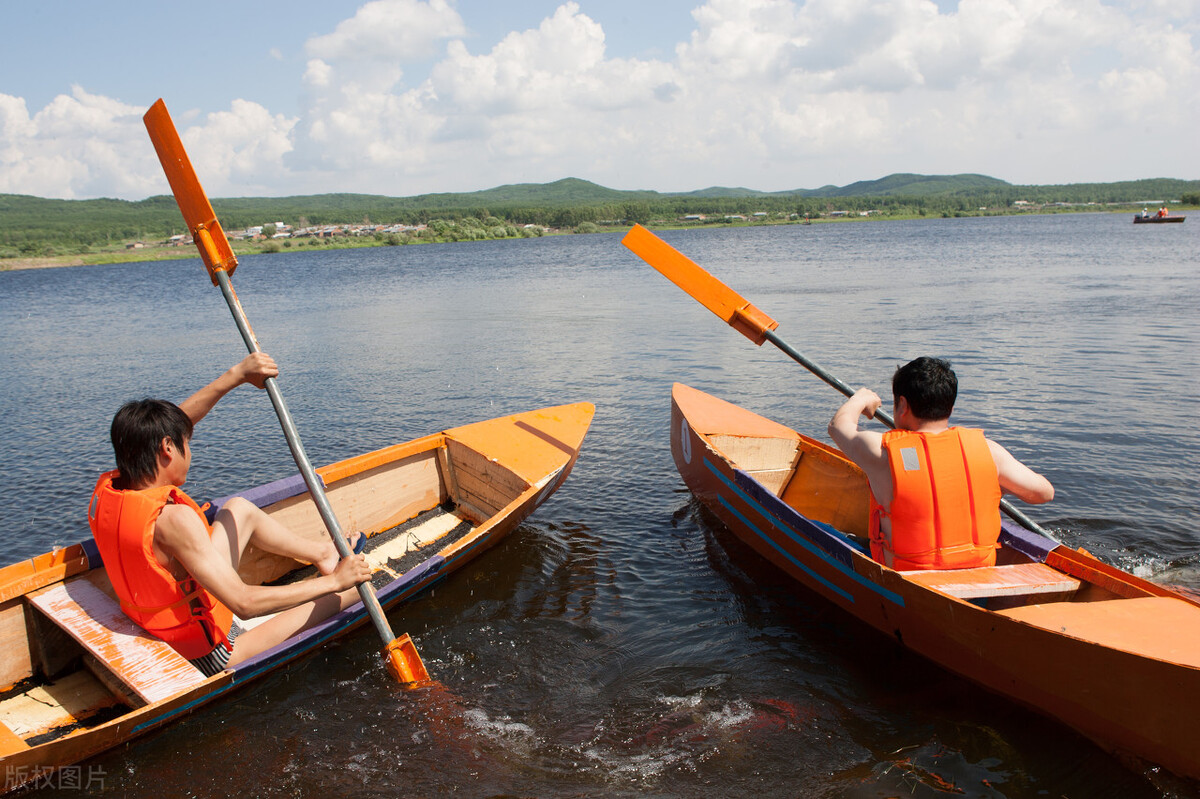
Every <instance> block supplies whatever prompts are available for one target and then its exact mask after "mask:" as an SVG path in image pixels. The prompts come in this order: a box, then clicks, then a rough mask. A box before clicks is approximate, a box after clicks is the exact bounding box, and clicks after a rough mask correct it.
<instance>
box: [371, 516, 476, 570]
mask: <svg viewBox="0 0 1200 799" xmlns="http://www.w3.org/2000/svg"><path fill="white" fill-rule="evenodd" d="M462 522H463V518H462V517H461V516H458V515H456V514H454V513H439V514H438V515H436V516H434V517H432V518H430V519H426V520H425V521H423V522H421V523H420V524H418V525H417V526H416V527H413V528H412V529H411V530H408V531H406V532H405V533H404V534H403V535H399V536H397V537H396V538H393V539H392V540H391V541H388V542H386V543H384V544H382V545H380V546H378V547H376V548H375V549H372V550H370V551H368V552H367V562H368V563H370V564H371V565H372V566H374V567H375V568H384V567H386V566H387V562H388V560H390V559H392V558H402V557H404V555H406V554H407V553H408V552H411V551H412V550H414V549H420V548H421V547H423V546H425V545H426V544H429V543H431V542H433V541H436V540H437V539H439V538H441V537H442V536H444V535H446V533H449V532H450V531H451V530H453V529H454V528H455V527H457V526H458V525H459V524H461V523H462Z"/></svg>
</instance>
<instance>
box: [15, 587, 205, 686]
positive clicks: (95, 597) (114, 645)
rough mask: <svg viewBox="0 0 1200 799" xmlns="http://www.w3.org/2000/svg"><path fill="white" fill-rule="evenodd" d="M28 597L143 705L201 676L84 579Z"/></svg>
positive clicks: (197, 670) (203, 678)
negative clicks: (136, 696)
mask: <svg viewBox="0 0 1200 799" xmlns="http://www.w3.org/2000/svg"><path fill="white" fill-rule="evenodd" d="M29 601H30V602H31V603H32V604H33V605H34V606H35V607H37V608H38V609H39V610H41V611H42V612H43V613H45V614H46V616H48V617H49V618H50V619H51V620H53V621H54V622H55V623H56V624H58V625H59V626H60V627H62V628H63V629H64V630H66V631H67V633H69V634H70V636H71V637H72V638H74V639H75V640H76V641H78V642H79V643H80V644H82V645H83V647H84V648H85V649H87V650H88V651H89V652H91V653H92V654H93V655H95V656H96V658H97V659H98V660H99V661H100V662H101V663H103V664H104V665H105V666H106V667H107V668H108V669H109V670H110V671H112V673H113V674H114V675H116V677H117V678H118V679H120V680H121V681H122V682H123V683H125V684H126V685H128V686H129V687H130V688H131V689H133V691H134V693H136V694H137V695H138V696H139V697H141V698H142V700H144V701H145V702H147V703H154V702H157V701H159V700H162V699H166V698H167V697H170V696H173V695H174V694H176V693H178V692H180V691H183V690H186V689H188V688H192V687H194V686H196V685H199V684H200V683H202V682H204V680H205V677H204V674H203V673H202V672H201V671H200V670H199V669H197V668H196V667H195V666H193V665H192V664H191V663H189V662H188V661H187V660H185V659H184V658H183V657H182V656H180V655H179V653H177V652H176V651H175V650H174V649H172V648H171V646H170V645H169V644H167V643H165V642H163V641H160V640H159V639H157V638H154V637H153V636H151V635H150V634H149V633H147V632H145V631H144V630H142V629H141V628H140V627H138V626H137V624H135V623H134V622H133V621H132V620H131V619H130V618H129V617H128V616H126V615H125V613H124V612H123V611H122V610H121V608H120V606H119V605H118V604H117V603H116V602H115V601H114V600H113V599H112V598H110V597H109V596H108V595H107V594H105V593H104V592H103V591H101V590H100V589H99V588H97V587H96V586H95V585H93V584H92V583H91V582H89V581H88V580H85V579H79V578H76V579H73V580H68V581H67V582H65V583H59V584H58V585H54V586H51V587H49V588H45V589H42V590H41V591H38V592H36V593H33V594H30V595H29Z"/></svg>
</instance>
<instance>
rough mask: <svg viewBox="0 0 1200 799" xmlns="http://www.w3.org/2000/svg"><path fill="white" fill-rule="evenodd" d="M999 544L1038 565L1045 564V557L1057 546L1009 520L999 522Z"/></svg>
mask: <svg viewBox="0 0 1200 799" xmlns="http://www.w3.org/2000/svg"><path fill="white" fill-rule="evenodd" d="M1000 543H1001V544H1003V545H1004V546H1006V547H1011V548H1012V549H1015V550H1016V551H1018V552H1020V553H1021V554H1022V555H1025V556H1026V557H1029V558H1032V559H1033V560H1035V561H1037V562H1038V563H1045V562H1046V556H1047V555H1049V554H1050V553H1051V552H1053V551H1054V550H1055V549H1057V548H1058V546H1059V544H1058V542H1057V541H1055V540H1054V539H1052V538H1047V537H1046V536H1044V535H1040V534H1038V533H1035V532H1033V531H1032V530H1026V529H1025V528H1024V527H1022V526H1021V525H1019V524H1017V523H1016V522H1014V521H1012V520H1011V519H1001V520H1000Z"/></svg>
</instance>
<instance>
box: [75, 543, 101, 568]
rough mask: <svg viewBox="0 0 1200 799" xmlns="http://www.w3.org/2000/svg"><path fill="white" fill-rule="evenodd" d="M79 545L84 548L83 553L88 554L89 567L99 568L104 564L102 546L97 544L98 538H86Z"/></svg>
mask: <svg viewBox="0 0 1200 799" xmlns="http://www.w3.org/2000/svg"><path fill="white" fill-rule="evenodd" d="M79 546H80V547H82V548H83V554H84V555H86V556H87V565H88V568H89V569H98V568H100V567H101V566H103V565H104V558H102V557H100V547H98V546H96V539H94V538H85V539H83V540H82V541H80V542H79Z"/></svg>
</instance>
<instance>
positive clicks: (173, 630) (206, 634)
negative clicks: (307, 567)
mask: <svg viewBox="0 0 1200 799" xmlns="http://www.w3.org/2000/svg"><path fill="white" fill-rule="evenodd" d="M278 373H279V369H278V368H277V367H276V365H275V361H274V360H273V359H272V358H271V357H270V356H269V355H266V354H265V353H255V354H252V355H249V356H247V357H246V358H245V359H243V360H242V361H241V362H240V363H238V364H237V365H236V366H233V367H232V368H230V369H229V370H228V371H226V372H225V373H224V374H223V375H221V376H220V377H218V378H217V379H216V380H214V381H213V382H212V383H209V384H208V385H207V386H205V387H204V388H202V389H200V390H199V391H197V392H196V393H195V394H193V395H192V396H191V397H189V398H188V399H186V400H185V401H184V402H183V404H182V405H175V404H174V403H171V402H167V401H165V400H158V399H144V400H135V401H131V402H127V403H126V404H125V405H123V406H122V407H121V409H120V410H119V411H117V414H116V416H115V417H114V418H113V421H112V429H111V435H112V444H113V451H114V453H115V455H116V464H117V468H116V469H115V470H113V471H110V472H106V473H105V474H103V475H101V476H100V479H99V480H98V481H97V483H96V489H95V492H94V493H93V494H92V501H91V505H90V507H89V511H88V521H89V523H90V525H91V528H92V534H93V536H95V539H96V545H97V548H98V549H99V550H100V554H101V557H102V558H103V559H104V568H105V570H106V571H107V573H108V575H109V578H110V579H111V581H112V584H113V589H114V590H115V591H116V594H117V598H118V599H119V600H120V602H121V608H122V609H123V610H124V611H125V613H126V614H127V615H128V616H129V617H130V618H132V619H133V620H134V621H136V622H137V623H138V624H140V625H141V626H142V627H143V628H144V629H145V630H146V631H147V632H150V633H152V634H154V635H155V636H157V637H158V638H161V639H162V640H164V641H166V642H167V643H169V644H171V646H172V647H174V648H175V650H176V651H177V652H179V654H181V655H182V656H183V657H185V658H187V659H188V660H190V661H191V662H192V663H193V664H195V666H196V667H197V668H199V669H200V670H201V671H202V672H204V673H205V674H206V675H208V676H212V675H213V674H216V673H217V672H220V671H221V670H223V669H224V668H226V667H228V666H233V665H236V664H238V663H240V662H242V661H244V660H246V659H247V658H250V657H252V656H253V655H256V654H258V653H260V652H263V651H265V650H267V649H270V648H271V647H273V646H275V645H276V644H279V643H281V642H282V641H284V640H285V639H287V638H290V637H291V636H293V635H295V634H296V633H298V632H300V631H302V630H305V629H308V628H309V627H312V626H313V625H315V624H317V623H318V622H320V621H323V620H324V619H326V618H328V617H330V616H332V615H333V614H335V613H337V612H338V611H340V610H343V609H344V608H347V607H349V606H350V605H352V604H353V603H354V602H355V601H357V599H358V592H357V590H356V586H357V585H358V584H359V583H361V582H364V581H366V580H368V579H370V577H371V569H370V567H369V566H368V564H367V562H366V559H365V558H364V557H363V556H362V555H351V556H350V557H347V558H340V557H339V555H338V551H337V549H336V548H335V547H334V545H333V542H331V541H328V540H325V541H312V540H309V539H306V538H303V537H301V536H298V535H296V534H294V533H292V532H291V531H289V530H288V529H287V528H285V527H284V526H283V525H281V524H280V523H279V522H277V521H275V520H273V519H271V518H270V517H269V516H267V514H265V513H263V511H261V510H259V509H258V508H257V507H255V506H254V504H253V503H251V502H249V501H247V500H245V499H242V498H240V497H237V498H234V499H231V500H229V501H228V502H226V503H225V504H224V505H223V506H222V507H221V509H220V511H219V512H218V513H217V515H216V518H215V519H214V520H213V522H212V524H211V525H210V524H209V523H208V520H207V519H206V517H205V515H204V513H203V511H202V510H201V509H200V508H199V507H198V506H197V505H196V503H195V502H194V501H192V499H191V498H190V497H189V496H188V495H187V494H185V493H184V492H183V490H182V489H181V488H180V486H182V485H183V483H184V481H186V480H187V475H188V469H189V468H190V466H191V460H192V451H191V438H192V429H193V426H194V425H195V424H196V423H197V422H199V421H200V420H201V419H203V418H204V416H205V415H206V414H207V413H208V412H209V411H210V410H212V408H213V406H214V405H216V403H217V401H218V400H220V399H221V398H222V397H223V396H225V394H227V393H228V392H230V391H231V390H233V389H234V388H237V387H238V386H240V385H242V384H243V383H249V384H251V385H254V386H256V387H258V388H262V387H263V385H264V381H265V380H266V379H267V378H268V377H274V376H275V375H277V374H278ZM360 535H361V534H360ZM251 542H253V543H254V545H255V546H256V547H257V548H258V549H260V550H264V551H266V552H272V553H275V554H278V555H283V556H286V557H290V558H295V559H296V560H299V561H303V562H306V563H312V564H314V565H315V566H316V567H317V571H318V573H319V574H318V575H317V576H315V577H313V578H311V579H307V580H301V581H299V582H295V583H292V584H289V585H274V586H267V585H250V584H247V583H246V582H244V581H243V580H242V578H241V577H240V576H239V574H238V563H239V560H240V558H241V556H242V553H243V552H244V551H245V549H246V546H247V545H248V544H249V543H251ZM272 613H274V614H276V615H274V616H273V617H272V618H270V619H268V620H266V621H264V622H262V623H261V624H259V625H257V626H255V627H253V628H251V629H245V630H244V629H242V627H241V626H240V625H239V624H238V623H237V621H236V620H235V619H234V614H236V615H237V617H238V618H241V619H251V618H254V617H257V616H264V615H267V614H272Z"/></svg>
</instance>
